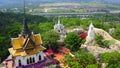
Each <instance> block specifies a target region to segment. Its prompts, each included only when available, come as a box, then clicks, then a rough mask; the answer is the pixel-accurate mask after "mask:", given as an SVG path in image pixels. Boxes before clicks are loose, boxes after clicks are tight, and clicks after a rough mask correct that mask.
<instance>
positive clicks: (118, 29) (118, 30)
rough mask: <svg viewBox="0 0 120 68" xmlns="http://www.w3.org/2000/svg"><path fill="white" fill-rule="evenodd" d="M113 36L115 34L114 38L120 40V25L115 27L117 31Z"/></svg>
mask: <svg viewBox="0 0 120 68" xmlns="http://www.w3.org/2000/svg"><path fill="white" fill-rule="evenodd" d="M112 36H113V37H114V38H116V39H118V40H120V28H119V27H117V28H116V29H115V32H114V34H113V35H112Z"/></svg>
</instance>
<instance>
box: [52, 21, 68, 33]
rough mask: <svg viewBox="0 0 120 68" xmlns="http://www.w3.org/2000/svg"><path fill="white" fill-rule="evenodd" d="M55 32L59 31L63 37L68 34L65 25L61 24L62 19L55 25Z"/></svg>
mask: <svg viewBox="0 0 120 68" xmlns="http://www.w3.org/2000/svg"><path fill="white" fill-rule="evenodd" d="M54 30H55V31H57V32H58V33H59V34H61V35H64V34H66V32H65V30H64V26H63V24H61V23H60V19H58V23H57V24H55V26H54Z"/></svg>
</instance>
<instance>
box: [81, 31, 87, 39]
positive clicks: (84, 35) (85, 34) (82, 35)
mask: <svg viewBox="0 0 120 68" xmlns="http://www.w3.org/2000/svg"><path fill="white" fill-rule="evenodd" d="M79 36H80V38H81V39H85V38H86V36H87V31H85V32H83V33H81V34H80V35H79Z"/></svg>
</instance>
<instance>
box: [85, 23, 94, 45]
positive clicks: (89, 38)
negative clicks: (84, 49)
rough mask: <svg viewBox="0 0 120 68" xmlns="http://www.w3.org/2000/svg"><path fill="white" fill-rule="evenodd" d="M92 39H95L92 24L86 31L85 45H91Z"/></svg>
mask: <svg viewBox="0 0 120 68" xmlns="http://www.w3.org/2000/svg"><path fill="white" fill-rule="evenodd" d="M94 37H95V30H94V26H93V24H92V23H91V24H90V25H89V30H88V35H87V37H86V42H85V45H89V44H92V43H93V41H94Z"/></svg>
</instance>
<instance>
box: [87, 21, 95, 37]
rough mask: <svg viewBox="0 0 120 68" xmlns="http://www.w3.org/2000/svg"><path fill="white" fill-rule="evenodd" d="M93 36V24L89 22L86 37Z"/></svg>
mask: <svg viewBox="0 0 120 68" xmlns="http://www.w3.org/2000/svg"><path fill="white" fill-rule="evenodd" d="M94 36H95V31H94V26H93V24H92V23H91V24H90V25H89V30H88V37H91V38H94Z"/></svg>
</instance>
